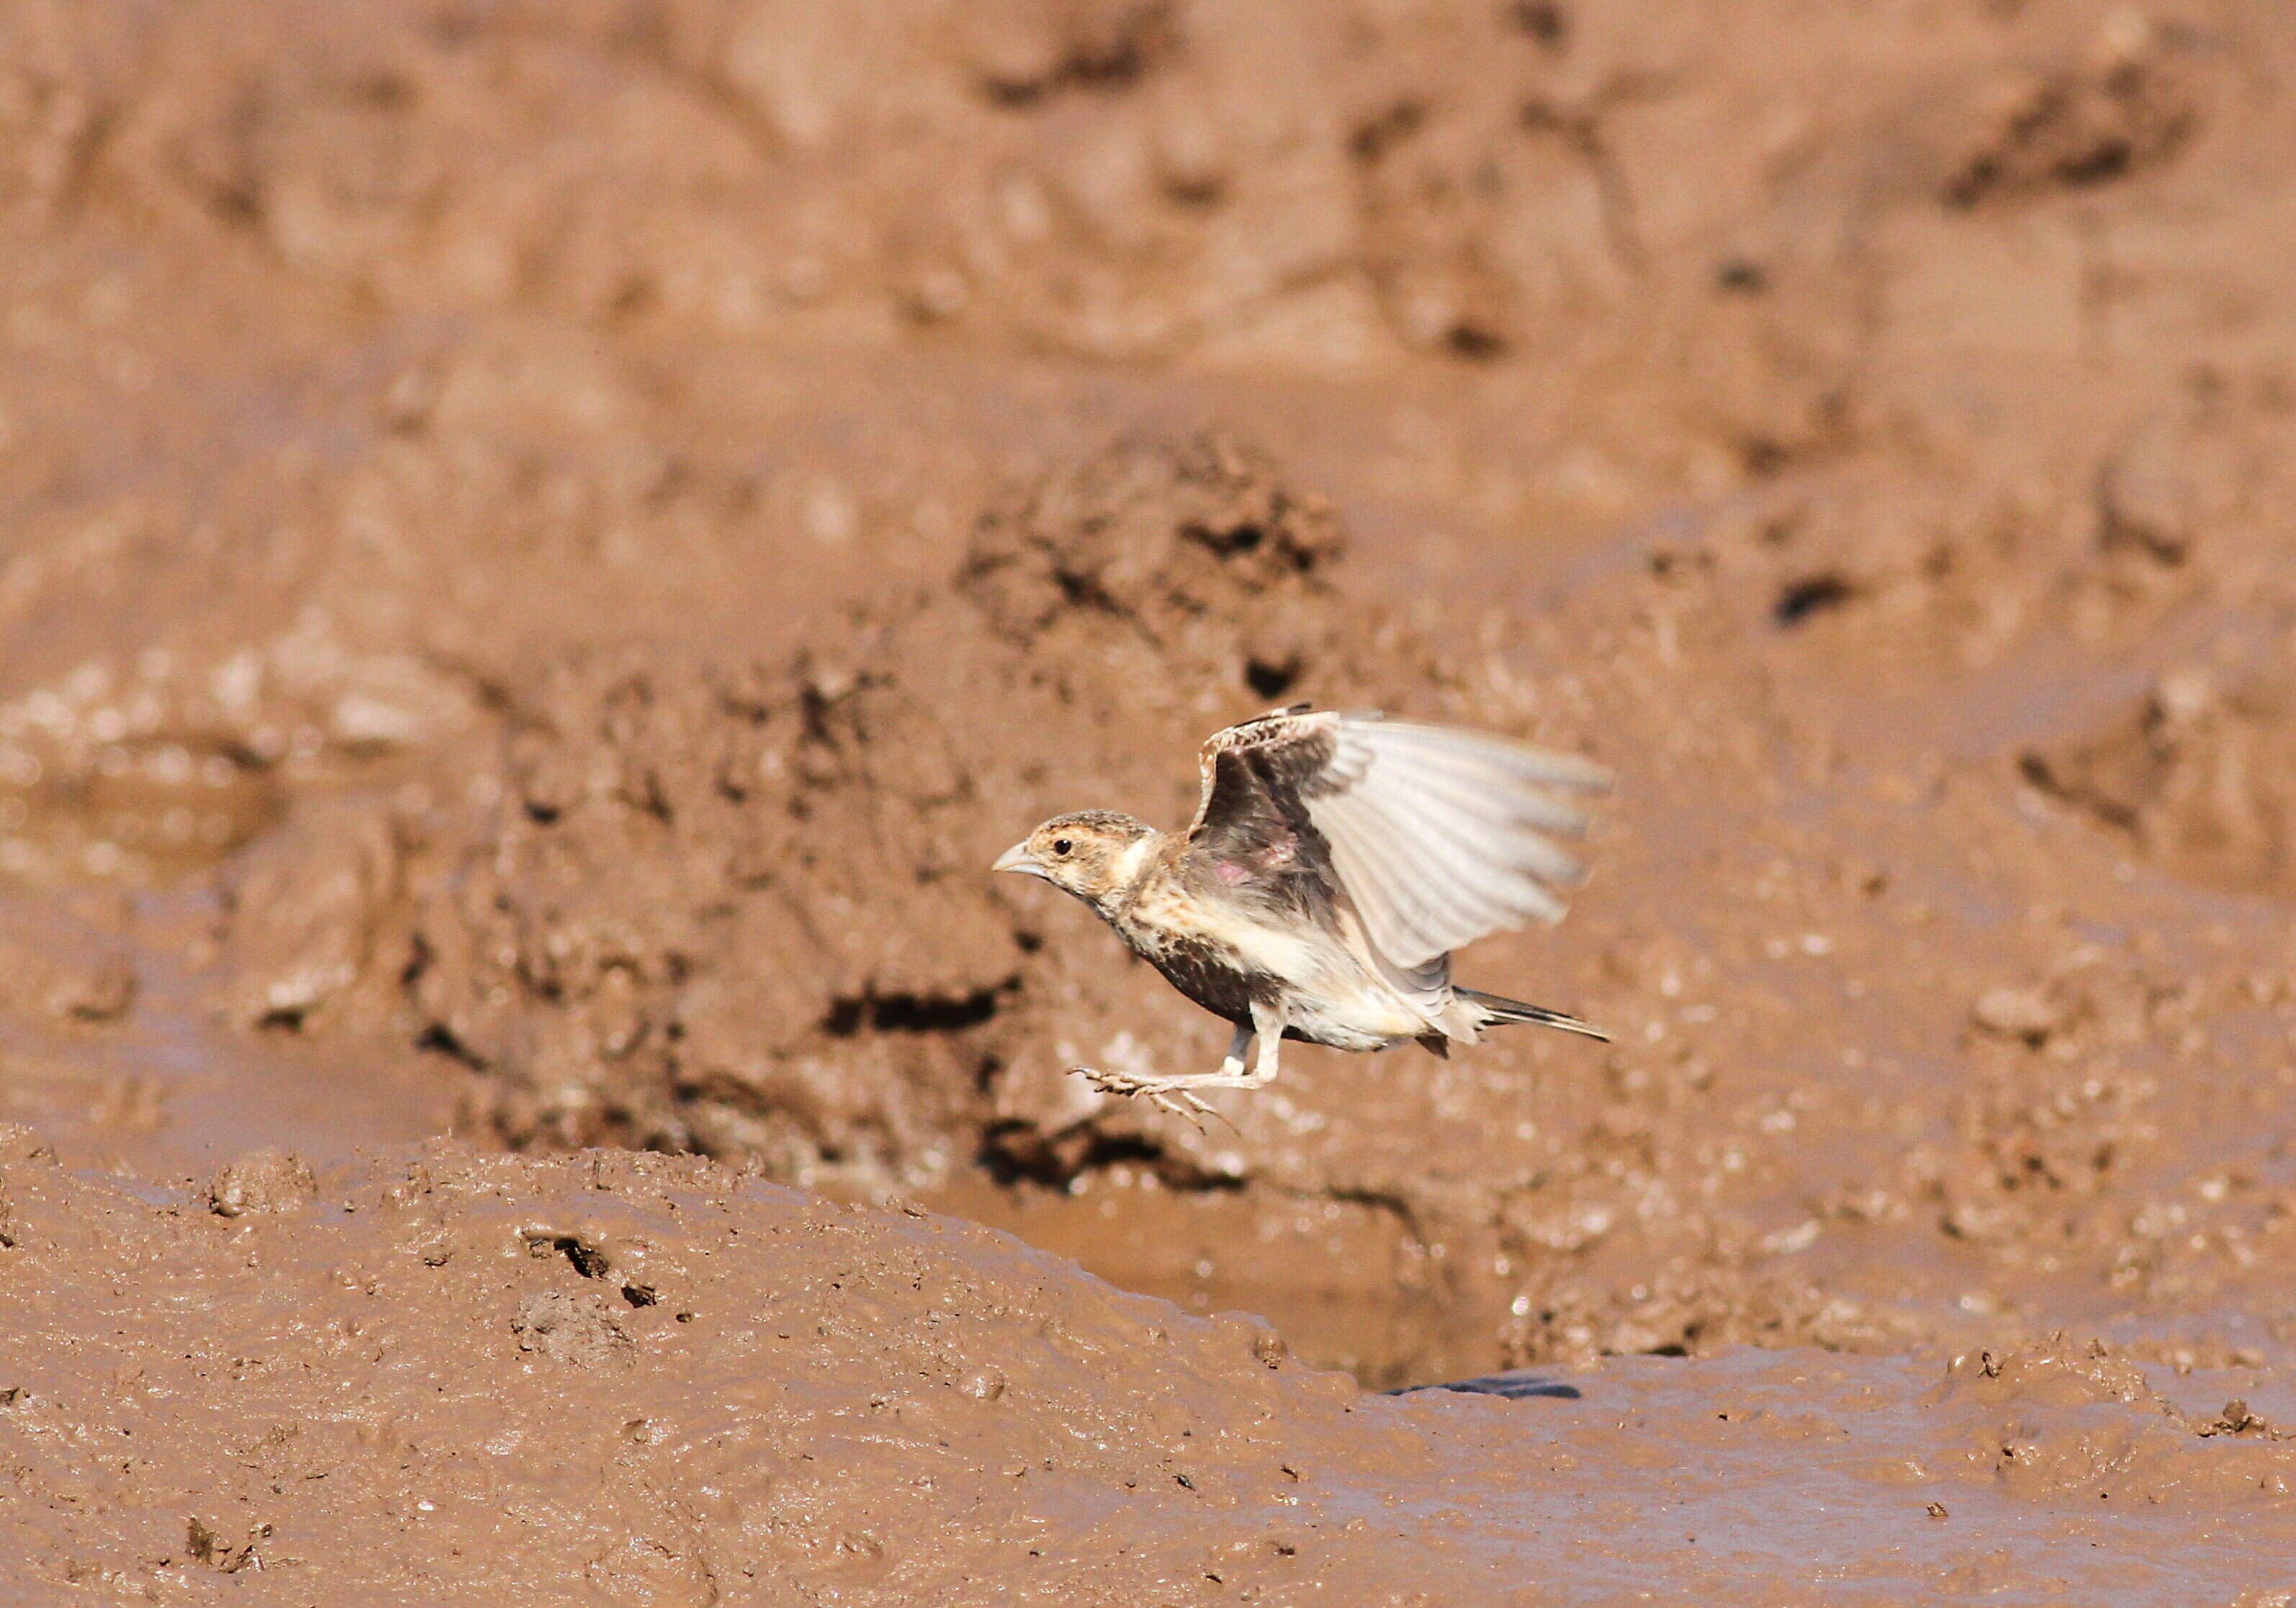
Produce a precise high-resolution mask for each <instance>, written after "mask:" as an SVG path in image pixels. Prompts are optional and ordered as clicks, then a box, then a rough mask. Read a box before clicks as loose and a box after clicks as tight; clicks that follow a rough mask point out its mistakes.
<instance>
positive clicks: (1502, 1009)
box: [1452, 989, 1611, 1044]
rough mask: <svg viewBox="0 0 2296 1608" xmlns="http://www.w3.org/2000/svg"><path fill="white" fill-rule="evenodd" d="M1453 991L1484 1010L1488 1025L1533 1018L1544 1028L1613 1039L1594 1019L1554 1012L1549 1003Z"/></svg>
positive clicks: (1485, 1020)
mask: <svg viewBox="0 0 2296 1608" xmlns="http://www.w3.org/2000/svg"><path fill="white" fill-rule="evenodd" d="M1452 992H1453V993H1455V994H1456V995H1457V996H1458V997H1460V998H1462V999H1464V1000H1466V1001H1467V1002H1468V1003H1470V1004H1471V1005H1475V1006H1477V1007H1478V1008H1479V1009H1480V1010H1481V1012H1482V1013H1483V1025H1484V1026H1486V1027H1500V1026H1504V1025H1505V1024H1506V1023H1508V1022H1513V1021H1533V1022H1537V1023H1538V1025H1539V1026H1540V1027H1543V1028H1560V1029H1562V1030H1563V1031H1564V1032H1566V1033H1583V1034H1585V1035H1586V1036H1587V1038H1599V1039H1601V1040H1602V1041H1603V1043H1604V1044H1608V1043H1610V1042H1611V1036H1610V1035H1609V1034H1608V1033H1605V1032H1604V1031H1603V1030H1602V1029H1600V1028H1598V1027H1596V1026H1595V1025H1594V1024H1593V1023H1592V1022H1587V1021H1579V1019H1578V1018H1577V1017H1576V1016H1566V1015H1564V1014H1563V1013H1562V1012H1560V1011H1550V1010H1548V1009H1547V1008H1546V1006H1545V1005H1525V1004H1523V1002H1522V1001H1521V1000H1520V999H1503V998H1501V997H1499V996H1498V995H1497V994H1485V993H1482V992H1480V991H1479V990H1477V989H1453V990H1452Z"/></svg>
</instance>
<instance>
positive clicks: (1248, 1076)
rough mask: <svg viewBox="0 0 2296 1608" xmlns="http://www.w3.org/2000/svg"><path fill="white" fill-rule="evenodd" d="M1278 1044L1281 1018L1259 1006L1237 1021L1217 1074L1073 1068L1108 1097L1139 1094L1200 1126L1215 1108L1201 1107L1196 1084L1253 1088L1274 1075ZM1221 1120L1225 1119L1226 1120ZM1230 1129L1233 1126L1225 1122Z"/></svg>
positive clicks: (1280, 1037) (1214, 1115)
mask: <svg viewBox="0 0 2296 1608" xmlns="http://www.w3.org/2000/svg"><path fill="white" fill-rule="evenodd" d="M1255 1038H1256V1039H1258V1040H1259V1054H1257V1055H1254V1056H1252V1059H1251V1071H1245V1070H1244V1057H1245V1055H1246V1054H1249V1053H1250V1052H1251V1047H1252V1041H1253V1040H1254V1039H1255ZM1282 1044H1283V1018H1282V1017H1281V1016H1279V1015H1277V1014H1276V1013H1275V1012H1274V1011H1272V1010H1269V1009H1267V1008H1266V1007H1264V1006H1261V1005H1253V1006H1252V1007H1251V1022H1250V1023H1249V1024H1244V1023H1238V1024H1237V1027H1236V1030H1235V1034H1234V1037H1233V1038H1230V1039H1229V1040H1228V1041H1227V1057H1226V1060H1224V1061H1222V1062H1220V1065H1219V1071H1216V1072H1193V1073H1190V1074H1188V1075H1187V1076H1185V1077H1179V1078H1136V1077H1133V1076H1132V1075H1131V1074H1130V1073H1128V1072H1099V1071H1093V1070H1092V1069H1091V1068H1090V1067H1082V1066H1080V1067H1077V1068H1075V1069H1074V1070H1075V1071H1078V1072H1080V1073H1082V1074H1083V1075H1084V1077H1085V1078H1087V1079H1089V1080H1090V1081H1091V1084H1092V1086H1093V1087H1095V1088H1096V1089H1099V1090H1101V1091H1103V1093H1106V1094H1111V1095H1145V1096H1146V1097H1147V1098H1148V1100H1149V1101H1150V1102H1151V1103H1153V1104H1155V1105H1157V1106H1160V1107H1161V1108H1162V1109H1163V1110H1165V1111H1168V1112H1172V1113H1173V1114H1174V1115H1175V1116H1181V1117H1185V1118H1187V1120H1189V1121H1191V1122H1193V1123H1195V1125H1196V1127H1197V1128H1199V1129H1201V1128H1202V1127H1203V1123H1202V1121H1201V1118H1203V1117H1218V1116H1219V1115H1220V1113H1219V1112H1216V1111H1214V1110H1213V1109H1212V1108H1211V1107H1210V1106H1209V1105H1206V1104H1205V1103H1203V1101H1202V1100H1201V1098H1199V1097H1198V1096H1197V1095H1196V1092H1195V1091H1196V1090H1198V1089H1200V1088H1258V1087H1260V1086H1261V1085H1262V1084H1264V1083H1266V1082H1267V1081H1268V1080H1269V1079H1272V1078H1274V1077H1275V1058H1276V1054H1277V1051H1278V1049H1279V1047H1280V1046H1282ZM1220 1120H1222V1121H1223V1122H1226V1120H1227V1119H1226V1118H1225V1117H1221V1118H1220ZM1228 1126H1229V1127H1231V1128H1233V1127H1234V1126H1235V1125H1234V1123H1232V1122H1231V1123H1229V1124H1228Z"/></svg>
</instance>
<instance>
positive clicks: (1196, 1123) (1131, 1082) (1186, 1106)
mask: <svg viewBox="0 0 2296 1608" xmlns="http://www.w3.org/2000/svg"><path fill="white" fill-rule="evenodd" d="M1069 1071H1071V1072H1074V1073H1075V1074H1076V1075H1077V1076H1078V1077H1079V1078H1082V1079H1084V1080H1085V1081H1086V1082H1087V1083H1089V1084H1091V1085H1092V1086H1093V1087H1095V1088H1096V1089H1098V1090H1099V1091H1100V1092H1101V1093H1102V1094H1103V1095H1125V1096H1126V1097H1127V1098H1130V1099H1144V1100H1146V1101H1147V1102H1148V1103H1149V1104H1151V1105H1152V1106H1154V1107H1156V1108H1157V1109H1158V1110H1159V1111H1167V1112H1171V1113H1172V1115H1174V1116H1176V1117H1178V1118H1180V1119H1181V1120H1184V1121H1185V1122H1186V1123H1187V1124H1188V1125H1189V1126H1190V1127H1192V1128H1194V1129H1195V1130H1196V1131H1197V1132H1198V1133H1202V1132H1203V1131H1204V1119H1205V1118H1206V1117H1213V1118H1217V1119H1218V1120H1220V1121H1222V1122H1226V1123H1227V1126H1228V1127H1229V1128H1230V1129H1234V1127H1235V1124H1234V1123H1233V1122H1228V1119H1227V1117H1226V1113H1225V1112H1221V1111H1219V1110H1218V1109H1217V1108H1216V1107H1213V1106H1210V1105H1207V1104H1205V1103H1204V1102H1203V1101H1202V1100H1201V1098H1200V1097H1199V1096H1198V1095H1196V1094H1195V1092H1194V1091H1193V1090H1192V1089H1190V1088H1189V1087H1188V1086H1187V1085H1186V1084H1185V1083H1183V1082H1181V1081H1179V1080H1178V1079H1173V1078H1138V1077H1135V1076H1134V1075H1133V1074H1132V1073H1130V1072H1112V1071H1102V1070H1100V1069H1099V1068H1097V1067H1089V1066H1072V1067H1070V1068H1069Z"/></svg>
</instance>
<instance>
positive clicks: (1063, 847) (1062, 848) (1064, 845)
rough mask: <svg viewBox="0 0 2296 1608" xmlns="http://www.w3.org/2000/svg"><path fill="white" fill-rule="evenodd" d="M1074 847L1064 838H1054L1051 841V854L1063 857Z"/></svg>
mask: <svg viewBox="0 0 2296 1608" xmlns="http://www.w3.org/2000/svg"><path fill="white" fill-rule="evenodd" d="M1075 847H1076V845H1075V844H1073V843H1071V842H1070V841H1068V840H1067V839H1066V838H1054V840H1053V852H1054V854H1057V855H1063V856H1064V855H1066V854H1067V853H1068V851H1069V850H1070V849H1073V848H1075Z"/></svg>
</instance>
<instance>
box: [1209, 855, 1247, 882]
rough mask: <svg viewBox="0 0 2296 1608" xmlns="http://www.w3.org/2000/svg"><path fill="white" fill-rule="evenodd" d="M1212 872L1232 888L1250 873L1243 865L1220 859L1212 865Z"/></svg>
mask: <svg viewBox="0 0 2296 1608" xmlns="http://www.w3.org/2000/svg"><path fill="white" fill-rule="evenodd" d="M1212 874H1213V875H1214V876H1217V877H1218V878H1219V880H1220V881H1222V882H1226V884H1227V885H1228V886H1229V887H1231V888H1233V887H1234V886H1235V885H1236V884H1237V883H1238V882H1242V881H1243V880H1244V879H1245V878H1246V877H1248V876H1250V875H1251V872H1250V871H1249V870H1247V869H1246V868H1245V867H1243V866H1239V865H1237V864H1236V863H1235V862H1234V861H1233V860H1222V861H1221V862H1220V863H1219V864H1218V865H1217V866H1213V867H1212Z"/></svg>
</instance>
